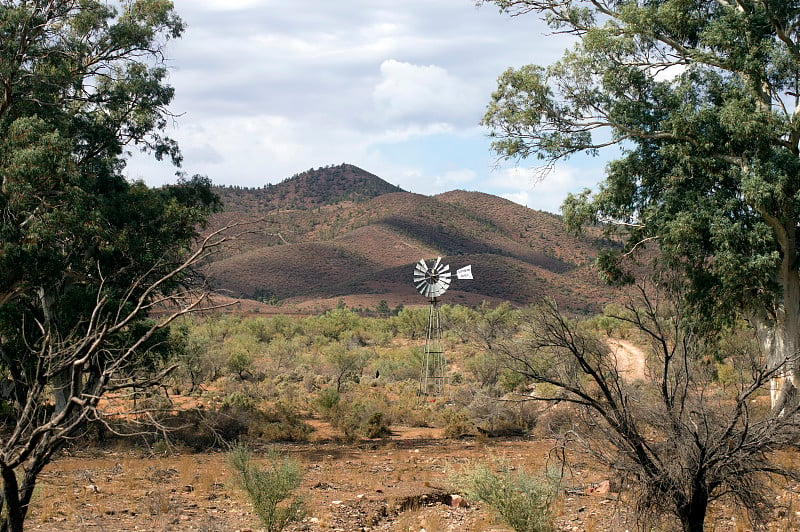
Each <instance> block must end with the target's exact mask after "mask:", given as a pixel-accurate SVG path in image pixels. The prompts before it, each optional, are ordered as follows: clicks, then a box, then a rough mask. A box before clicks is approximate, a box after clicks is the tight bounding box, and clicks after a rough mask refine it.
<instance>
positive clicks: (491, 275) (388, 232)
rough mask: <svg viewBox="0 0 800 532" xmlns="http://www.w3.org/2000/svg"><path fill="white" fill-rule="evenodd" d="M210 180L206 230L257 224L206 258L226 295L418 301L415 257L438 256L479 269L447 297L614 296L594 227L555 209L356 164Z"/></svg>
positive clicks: (585, 306)
mask: <svg viewBox="0 0 800 532" xmlns="http://www.w3.org/2000/svg"><path fill="white" fill-rule="evenodd" d="M330 183H335V186H334V188H333V189H331V190H327V189H326V187H327V186H328V185H329V184H330ZM217 190H218V191H219V193H220V196H221V197H222V199H223V202H224V203H225V210H224V212H222V213H219V215H217V216H215V217H214V218H213V219H212V221H211V227H210V229H211V230H213V229H215V228H217V227H220V226H222V225H224V224H225V223H226V222H230V221H232V220H239V221H250V222H251V223H252V224H253V225H254V227H255V230H254V231H253V232H251V233H249V234H248V235H246V236H245V237H243V238H242V239H240V240H238V241H237V242H236V244H235V245H234V246H230V247H229V248H228V249H227V250H226V251H225V252H224V253H222V254H221V256H220V257H218V258H217V260H215V261H214V262H212V263H211V264H209V265H208V266H207V267H206V273H207V275H208V277H209V279H210V281H211V284H212V286H213V287H214V288H215V289H216V290H217V291H218V292H220V293H224V294H227V295H229V296H231V297H235V298H242V299H246V300H262V301H270V302H272V303H278V304H280V305H281V306H282V307H284V308H289V307H292V308H299V309H306V310H308V311H315V310H321V309H324V308H325V307H326V306H328V307H329V306H330V305H331V302H332V301H337V302H338V301H339V300H343V301H345V302H346V304H348V306H358V307H368V306H371V305H373V304H375V303H377V302H378V301H379V300H385V301H387V302H388V303H389V304H390V305H391V306H395V305H398V304H402V305H415V304H425V303H426V300H425V299H424V298H423V297H422V296H420V295H419V294H417V293H416V291H415V289H414V286H413V284H412V282H411V277H412V271H413V266H414V264H415V263H416V262H418V261H419V260H420V259H421V258H424V259H435V258H436V257H437V256H441V257H443V260H444V261H445V263H448V264H451V268H453V269H456V268H458V267H461V266H465V265H467V264H471V265H472V268H473V272H474V275H475V279H473V280H472V281H465V280H456V281H454V282H453V284H452V285H451V287H450V289H449V290H448V292H447V293H446V294H445V295H444V296H443V297H442V298H441V299H442V301H444V302H451V303H461V304H467V305H475V304H479V303H480V302H481V301H483V300H488V301H492V302H500V301H510V302H512V303H516V304H521V305H522V304H529V303H533V302H535V301H537V300H539V299H541V298H542V297H553V298H555V299H556V301H558V302H559V303H560V304H563V305H564V306H565V307H566V308H569V309H571V310H573V311H576V312H582V313H590V312H597V311H599V310H601V307H602V305H603V304H604V303H607V302H610V301H611V300H612V299H613V298H614V294H613V290H611V289H610V288H609V287H607V286H605V285H604V284H603V283H602V282H601V281H600V279H599V277H598V276H597V274H596V272H595V271H594V269H593V263H594V258H595V257H596V255H597V252H598V250H599V248H600V244H601V243H602V240H601V235H600V232H599V231H597V230H593V229H590V230H589V231H588V232H587V233H586V234H584V235H581V236H575V235H572V234H570V233H569V232H568V231H567V230H566V228H565V226H564V223H563V221H562V220H561V218H560V217H558V216H556V215H553V214H550V213H544V212H540V211H534V210H531V209H528V208H527V207H524V206H522V205H518V204H516V203H513V202H511V201H509V200H506V199H503V198H500V197H497V196H493V195H491V194H487V193H483V192H469V191H464V190H454V191H449V192H445V193H442V194H437V195H435V196H424V195H420V194H414V193H411V192H406V191H402V190H401V189H399V187H395V186H394V185H390V184H389V183H388V182H386V181H385V180H383V179H381V178H380V177H378V176H376V175H374V174H371V173H369V172H366V171H364V170H361V169H360V168H358V167H355V166H353V165H339V166H332V167H324V168H320V169H317V170H310V171H308V172H304V173H303V174H298V175H296V176H293V177H292V178H289V179H287V180H284V181H283V182H282V183H280V184H278V185H274V186H271V187H262V188H260V189H244V188H231V187H219V188H218V189H217Z"/></svg>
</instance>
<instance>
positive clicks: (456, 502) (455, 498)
mask: <svg viewBox="0 0 800 532" xmlns="http://www.w3.org/2000/svg"><path fill="white" fill-rule="evenodd" d="M450 506H452V507H453V508H466V507H467V501H466V500H465V499H464V497H462V496H461V495H450Z"/></svg>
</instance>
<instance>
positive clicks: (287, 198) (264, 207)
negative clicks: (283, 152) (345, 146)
mask: <svg viewBox="0 0 800 532" xmlns="http://www.w3.org/2000/svg"><path fill="white" fill-rule="evenodd" d="M401 191H402V189H401V188H400V187H396V186H394V185H390V184H389V183H387V182H386V181H384V180H383V179H381V178H379V177H378V176H376V175H374V174H371V173H369V172H367V171H364V170H362V169H361V168H358V167H356V166H353V165H351V164H341V165H339V166H327V167H325V168H319V169H316V170H314V169H311V170H307V171H305V172H303V173H302V174H297V175H294V176H292V177H290V178H288V179H285V180H283V181H282V182H280V183H278V184H277V185H265V186H264V187H261V188H242V187H217V190H216V192H217V194H219V196H220V198H221V199H222V202H223V204H224V205H225V208H226V210H228V211H231V212H247V213H258V212H267V211H273V210H280V209H311V208H314V207H321V206H323V205H330V204H334V203H339V202H342V201H356V202H359V201H364V200H368V199H371V198H374V197H376V196H380V195H381V194H388V193H390V192H401Z"/></svg>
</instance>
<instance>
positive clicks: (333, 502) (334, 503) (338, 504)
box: [331, 501, 344, 506]
mask: <svg viewBox="0 0 800 532" xmlns="http://www.w3.org/2000/svg"><path fill="white" fill-rule="evenodd" d="M331 504H333V505H335V506H341V505H342V504H344V501H331Z"/></svg>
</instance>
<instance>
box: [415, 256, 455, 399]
mask: <svg viewBox="0 0 800 532" xmlns="http://www.w3.org/2000/svg"><path fill="white" fill-rule="evenodd" d="M441 262H442V258H441V257H439V258H437V259H436V262H435V263H434V265H433V266H430V267H429V266H428V265H427V264H426V263H425V260H424V259H422V260H420V261H419V262H418V263H417V265H416V266H415V267H414V285H415V286H416V287H417V290H418V291H419V293H420V294H422V295H423V296H426V297H428V298H429V299H430V303H431V305H430V310H429V313H428V331H427V334H426V335H425V354H424V359H423V361H422V373H421V374H420V378H419V393H420V395H422V396H437V395H443V394H444V392H445V385H446V384H447V383H446V375H447V362H446V361H445V357H444V349H443V348H442V325H441V321H440V320H439V299H438V297H439V296H440V295H442V294H444V293H445V291H447V289H448V288H449V286H450V282H451V274H450V266H449V265H442V263H441Z"/></svg>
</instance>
